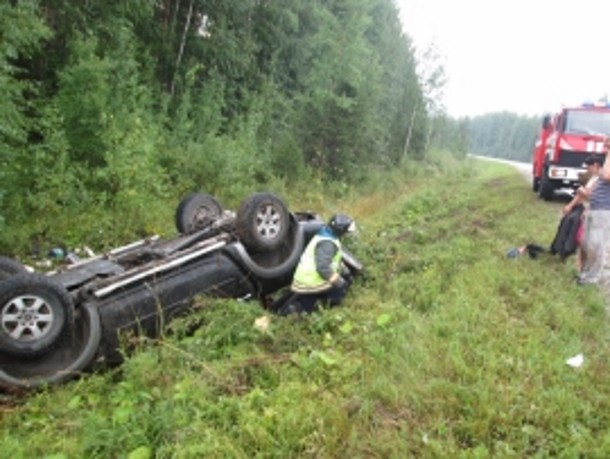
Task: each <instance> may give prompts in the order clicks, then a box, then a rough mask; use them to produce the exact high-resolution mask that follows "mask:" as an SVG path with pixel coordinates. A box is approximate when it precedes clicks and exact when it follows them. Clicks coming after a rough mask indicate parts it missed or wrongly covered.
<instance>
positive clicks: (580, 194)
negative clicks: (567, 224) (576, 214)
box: [562, 186, 585, 215]
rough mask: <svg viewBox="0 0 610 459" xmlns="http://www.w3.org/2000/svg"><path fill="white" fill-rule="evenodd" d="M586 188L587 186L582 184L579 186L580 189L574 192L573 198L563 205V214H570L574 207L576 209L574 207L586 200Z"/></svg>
mask: <svg viewBox="0 0 610 459" xmlns="http://www.w3.org/2000/svg"><path fill="white" fill-rule="evenodd" d="M584 189H585V187H583V186H581V187H580V188H578V190H576V193H575V194H574V197H573V198H572V200H571V201H570V202H569V203H567V204H566V205H565V206H564V207H563V209H562V212H563V215H568V214H569V213H570V212H572V209H574V207H576V206H577V205H578V204H581V203H582V202H583V201H584V200H585V198H584Z"/></svg>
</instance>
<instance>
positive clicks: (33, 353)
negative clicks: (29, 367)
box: [0, 273, 74, 358]
mask: <svg viewBox="0 0 610 459" xmlns="http://www.w3.org/2000/svg"><path fill="white" fill-rule="evenodd" d="M73 310H74V306H73V304H72V299H71V298H70V295H69V294H68V292H67V291H66V290H65V289H64V288H63V287H62V286H61V285H58V284H56V283H54V282H52V281H51V280H49V279H48V278H46V277H45V276H42V275H39V274H29V273H27V274H19V275H16V276H13V277H11V278H9V279H7V280H5V281H4V282H2V283H0V350H1V352H2V353H5V354H8V355H12V356H18V357H23V358H34V357H39V356H41V355H43V354H44V353H46V352H48V351H49V350H50V349H52V348H53V347H54V346H55V345H56V344H57V343H58V342H59V341H61V339H62V338H63V337H64V336H65V335H69V333H70V326H71V324H72V320H73Z"/></svg>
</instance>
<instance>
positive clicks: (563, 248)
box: [550, 204, 585, 260]
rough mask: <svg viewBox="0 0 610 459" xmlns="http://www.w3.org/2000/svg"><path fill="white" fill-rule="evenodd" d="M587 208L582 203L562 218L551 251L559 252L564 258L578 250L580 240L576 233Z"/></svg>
mask: <svg viewBox="0 0 610 459" xmlns="http://www.w3.org/2000/svg"><path fill="white" fill-rule="evenodd" d="M584 210H585V208H584V206H583V205H582V204H578V205H577V206H575V207H574V208H573V209H572V211H571V212H570V213H568V214H566V215H564V216H563V217H562V218H561V221H560V222H559V227H558V228H557V234H556V235H555V239H554V240H553V243H552V244H551V249H550V252H551V253H552V254H553V255H557V254H559V256H560V257H561V259H562V260H565V259H566V258H567V257H569V256H570V255H572V254H574V253H575V252H576V249H577V248H578V242H577V240H576V235H577V234H578V228H579V227H580V218H581V216H582V213H583V211H584Z"/></svg>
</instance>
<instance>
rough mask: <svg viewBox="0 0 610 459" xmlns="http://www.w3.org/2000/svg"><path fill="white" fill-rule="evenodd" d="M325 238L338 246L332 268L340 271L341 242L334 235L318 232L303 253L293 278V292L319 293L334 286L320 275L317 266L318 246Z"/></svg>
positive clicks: (336, 271)
mask: <svg viewBox="0 0 610 459" xmlns="http://www.w3.org/2000/svg"><path fill="white" fill-rule="evenodd" d="M323 240H327V241H330V242H332V243H333V244H335V245H336V246H337V253H335V256H334V257H333V259H332V262H331V268H332V270H333V271H334V272H335V273H338V272H339V266H340V265H341V242H340V241H339V240H338V239H335V238H332V237H328V236H325V235H320V234H316V235H315V236H314V237H313V238H311V241H309V244H308V245H307V247H306V248H305V251H304V252H303V255H301V260H300V261H299V265H298V266H297V269H296V271H295V273H294V278H293V280H292V286H291V290H292V291H293V292H298V293H318V292H324V291H326V290H329V289H330V288H331V287H332V284H331V282H330V280H326V279H324V278H323V277H322V276H320V273H319V272H318V270H317V268H316V246H317V245H318V243H319V242H320V241H323ZM333 277H334V276H333Z"/></svg>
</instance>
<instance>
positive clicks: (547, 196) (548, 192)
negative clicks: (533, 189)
mask: <svg viewBox="0 0 610 459" xmlns="http://www.w3.org/2000/svg"><path fill="white" fill-rule="evenodd" d="M554 194H555V187H554V186H553V184H552V183H551V181H550V180H549V178H548V177H547V176H546V174H545V175H544V176H543V177H542V180H540V187H539V189H538V196H539V197H540V199H544V200H545V201H551V200H552V199H553V195H554Z"/></svg>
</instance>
